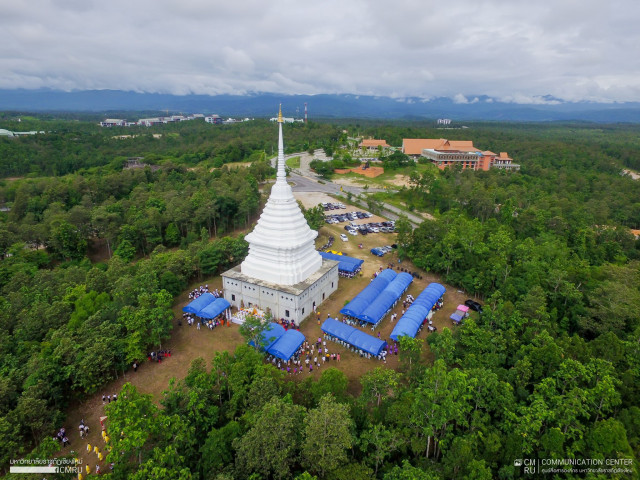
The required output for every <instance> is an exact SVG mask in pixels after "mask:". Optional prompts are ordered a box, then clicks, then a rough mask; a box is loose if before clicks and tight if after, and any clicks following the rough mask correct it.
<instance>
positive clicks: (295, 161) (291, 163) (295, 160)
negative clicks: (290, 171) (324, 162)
mask: <svg viewBox="0 0 640 480" xmlns="http://www.w3.org/2000/svg"><path fill="white" fill-rule="evenodd" d="M286 164H287V167H289V168H300V157H291V158H288V159H287V161H286Z"/></svg>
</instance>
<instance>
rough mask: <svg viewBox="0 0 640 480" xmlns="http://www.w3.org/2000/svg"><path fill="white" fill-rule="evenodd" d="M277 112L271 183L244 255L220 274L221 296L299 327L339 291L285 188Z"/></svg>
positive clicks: (333, 269) (331, 266) (331, 267)
mask: <svg viewBox="0 0 640 480" xmlns="http://www.w3.org/2000/svg"><path fill="white" fill-rule="evenodd" d="M282 124H283V117H282V110H280V112H279V113H278V166H277V167H278V168H277V175H276V183H275V184H274V185H273V187H272V189H271V195H270V196H269V199H268V201H267V204H266V205H265V207H264V210H263V212H262V215H261V216H260V219H259V220H258V224H257V225H256V227H255V229H254V230H253V231H252V232H251V233H250V234H249V235H247V236H246V237H245V238H246V240H247V242H249V254H248V255H247V258H246V259H245V260H244V262H242V264H241V265H239V266H237V267H234V268H232V269H231V270H228V271H227V272H225V273H223V274H222V278H223V288H224V297H225V298H226V299H227V300H228V301H229V303H231V304H232V305H234V306H236V307H240V306H244V307H259V308H261V309H263V310H264V309H267V308H268V309H269V310H270V311H271V312H272V314H273V315H274V316H276V317H278V318H285V319H287V320H294V321H295V322H296V323H299V322H300V321H302V319H304V318H305V317H306V316H308V315H310V314H311V313H312V312H313V311H314V310H316V308H317V307H318V306H319V305H320V304H321V303H322V301H324V300H325V299H326V298H327V297H328V296H329V295H331V293H333V292H334V291H335V290H336V289H337V288H338V263H337V262H334V261H331V260H323V258H322V257H321V256H320V254H319V253H318V252H317V251H316V249H315V239H316V237H317V236H318V232H316V231H314V230H312V229H311V228H310V227H309V225H308V224H307V221H306V219H305V218H304V215H303V214H302V211H301V210H300V207H299V206H298V203H297V201H296V199H295V197H294V196H293V191H292V190H291V187H290V186H289V184H288V183H287V179H286V173H285V161H284V142H283V139H282Z"/></svg>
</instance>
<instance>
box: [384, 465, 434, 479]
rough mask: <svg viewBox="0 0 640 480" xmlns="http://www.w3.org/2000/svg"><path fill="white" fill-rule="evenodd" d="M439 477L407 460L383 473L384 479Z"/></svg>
mask: <svg viewBox="0 0 640 480" xmlns="http://www.w3.org/2000/svg"><path fill="white" fill-rule="evenodd" d="M440 478H441V477H440V476H439V475H436V474H435V473H431V472H425V471H424V470H422V469H420V468H417V467H414V466H413V465H411V464H410V463H409V461H408V460H403V461H402V466H401V467H400V466H398V465H396V466H395V467H393V468H392V469H391V471H389V473H386V474H385V475H384V480H440Z"/></svg>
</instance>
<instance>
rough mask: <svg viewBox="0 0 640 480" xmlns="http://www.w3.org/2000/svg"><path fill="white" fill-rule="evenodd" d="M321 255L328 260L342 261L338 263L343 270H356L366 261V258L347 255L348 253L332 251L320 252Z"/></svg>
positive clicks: (339, 268)
mask: <svg viewBox="0 0 640 480" xmlns="http://www.w3.org/2000/svg"><path fill="white" fill-rule="evenodd" d="M320 256H321V257H322V258H326V259H328V260H335V261H337V262H340V263H339V264H338V270H340V271H343V272H355V271H356V270H357V269H358V268H360V266H361V265H362V264H363V263H364V260H360V259H359V258H353V257H347V256H346V255H336V254H335V253H331V252H320Z"/></svg>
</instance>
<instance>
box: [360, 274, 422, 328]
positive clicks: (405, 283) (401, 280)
mask: <svg viewBox="0 0 640 480" xmlns="http://www.w3.org/2000/svg"><path fill="white" fill-rule="evenodd" d="M411 282H413V277H412V276H411V275H410V274H409V273H406V272H402V273H399V274H398V275H397V276H396V278H394V279H393V280H391V282H389V285H387V288H385V289H384V290H383V291H382V293H380V295H378V297H376V299H375V300H374V302H373V303H372V304H371V305H369V306H368V307H367V308H366V309H365V310H364V312H362V313H361V314H360V316H359V317H358V318H359V319H360V320H364V321H365V322H368V323H373V324H374V325H376V324H377V323H378V322H379V321H380V320H382V319H383V318H384V317H385V315H386V314H387V313H389V311H390V310H391V309H392V308H393V306H394V305H395V304H396V302H397V301H398V299H399V298H400V297H402V294H403V293H404V292H405V291H406V290H407V288H409V285H411Z"/></svg>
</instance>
